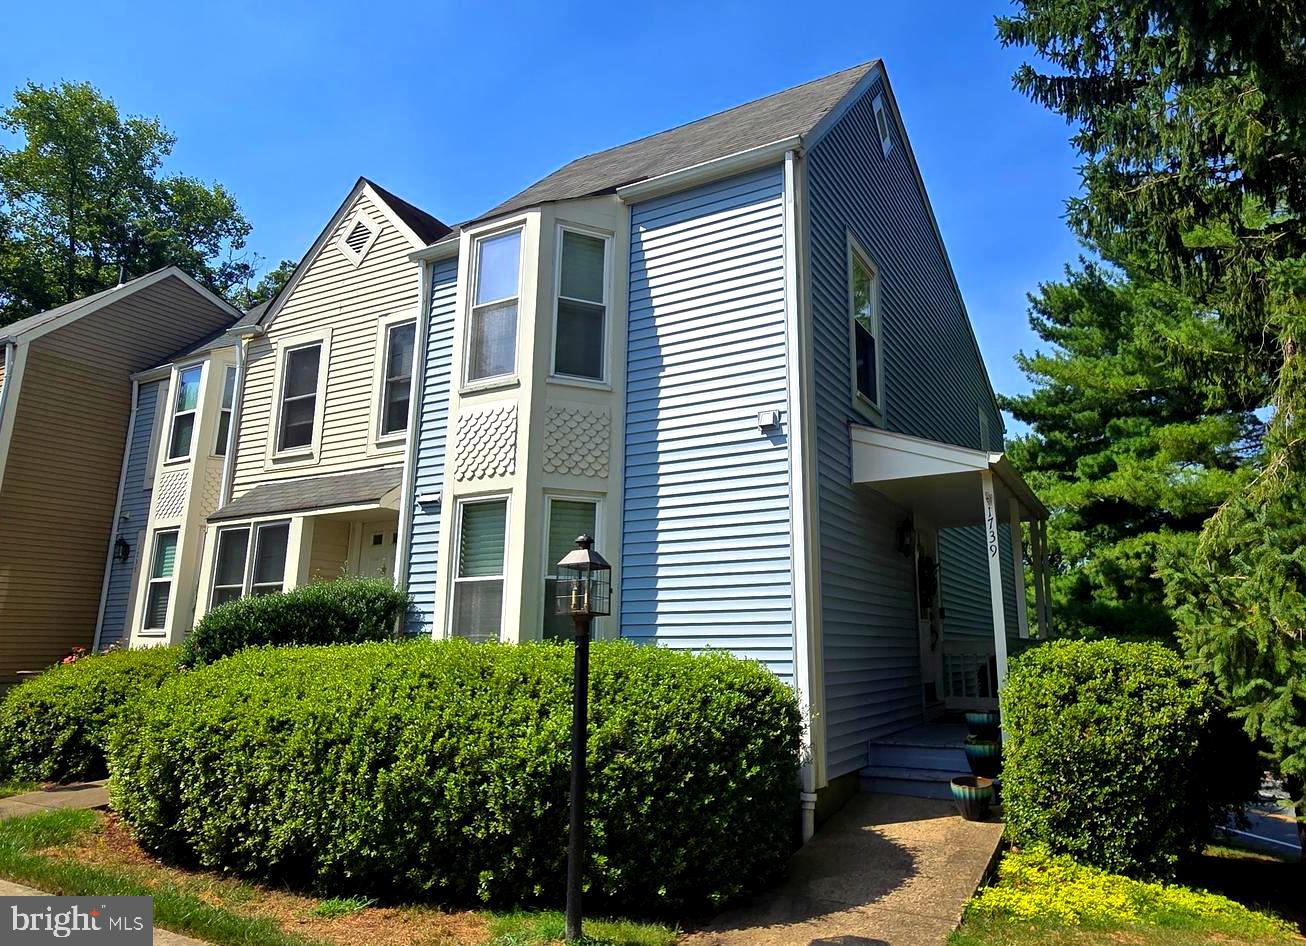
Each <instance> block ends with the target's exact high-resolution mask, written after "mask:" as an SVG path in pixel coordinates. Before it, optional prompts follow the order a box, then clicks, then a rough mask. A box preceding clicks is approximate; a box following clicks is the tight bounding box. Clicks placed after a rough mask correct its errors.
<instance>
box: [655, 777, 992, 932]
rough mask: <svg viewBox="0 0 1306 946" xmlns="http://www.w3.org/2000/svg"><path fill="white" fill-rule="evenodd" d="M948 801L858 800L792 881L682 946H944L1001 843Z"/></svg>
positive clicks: (798, 858)
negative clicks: (960, 813) (963, 815)
mask: <svg viewBox="0 0 1306 946" xmlns="http://www.w3.org/2000/svg"><path fill="white" fill-rule="evenodd" d="M1002 827H1003V826H1002V824H1001V823H1000V822H997V821H991V822H970V821H965V820H963V819H962V818H961V817H960V816H959V815H958V814H957V811H956V808H955V807H954V806H953V805H952V803H951V802H943V801H938V800H935V799H928V798H914V797H909V796H898V795H873V794H860V795H856V796H854V797H853V799H852V800H851V801H850V802H849V803H848V804H847V805H846V806H845V807H844V808H843V809H842V810H841V811H839V812H838V813H837V814H836V815H835V816H834V817H832V818H831V819H830V820H829V821H827V822H826V823H825V824H824V825H823V826H822V827H821V829H820V830H819V831H818V832H817V834H816V837H814V838H813V839H812V840H811V841H810V842H809V843H808V844H806V845H805V846H804V847H803V848H802V849H801V850H799V851H798V853H796V854H795V855H794V857H793V859H792V860H791V862H790V870H789V879H788V880H787V881H786V882H785V883H784V884H783V885H782V886H780V887H779V888H777V889H775V890H773V891H770V892H769V893H767V894H764V895H762V896H760V897H758V898H757V899H756V900H754V901H753V902H752V903H750V904H747V905H746V906H743V907H741V908H738V909H735V910H731V911H729V912H727V913H724V914H722V915H720V916H718V917H717V918H716V919H715V920H713V921H712V922H711V923H710V924H709V925H708V926H707V927H705V928H704V929H702V930H698V931H695V932H692V933H687V934H685V935H684V936H682V937H681V941H680V942H681V946H942V944H943V943H944V941H945V940H946V939H947V938H948V934H950V933H951V932H952V931H953V930H954V929H956V927H957V924H958V923H959V922H960V921H961V913H962V910H963V908H964V907H965V905H966V901H967V900H969V899H970V897H971V895H972V894H974V892H975V890H976V888H977V887H978V886H979V884H980V883H981V881H983V879H984V876H985V874H986V873H987V871H988V869H989V867H990V865H991V864H992V862H993V859H994V856H995V855H996V853H997V849H998V843H999V841H1000V840H1001V838H1002Z"/></svg>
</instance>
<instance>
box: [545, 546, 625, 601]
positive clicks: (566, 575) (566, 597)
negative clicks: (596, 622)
mask: <svg viewBox="0 0 1306 946" xmlns="http://www.w3.org/2000/svg"><path fill="white" fill-rule="evenodd" d="M558 578H559V579H561V580H560V581H559V582H558V584H557V588H558V601H557V613H558V614H560V615H561V614H567V615H571V617H573V618H581V619H589V618H596V617H602V616H603V615H605V614H611V613H612V566H611V565H609V564H608V563H607V562H606V561H604V559H603V556H602V555H600V554H599V553H598V552H596V551H594V537H593V536H590V535H582V536H578V537H577V538H576V548H575V549H573V550H572V551H570V552H568V553H567V554H566V555H564V556H563V558H562V561H560V562H558Z"/></svg>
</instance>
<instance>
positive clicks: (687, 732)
mask: <svg viewBox="0 0 1306 946" xmlns="http://www.w3.org/2000/svg"><path fill="white" fill-rule="evenodd" d="M571 661H572V651H571V648H570V646H568V645H555V644H527V645H520V646H514V645H498V644H485V645H479V646H476V645H472V644H469V643H467V642H465V641H457V640H455V641H443V642H437V643H433V642H430V641H413V642H405V643H389V644H362V645H354V646H343V647H323V648H295V649H286V650H278V649H272V648H265V649H258V650H247V651H245V652H243V653H241V654H238V655H236V656H235V657H232V658H229V659H227V660H224V661H222V662H221V663H218V664H213V665H210V666H208V667H204V668H201V669H199V670H197V671H194V672H190V673H187V674H184V675H181V676H179V677H177V678H175V679H173V680H171V681H169V682H168V683H167V684H166V685H165V686H164V687H162V688H161V689H160V690H159V691H158V692H157V693H156V694H155V695H154V696H153V697H152V698H151V699H150V700H149V701H148V702H146V703H145V704H143V706H142V710H143V712H142V713H141V714H139V718H138V719H136V720H135V721H134V723H133V725H132V726H131V727H122V728H121V729H119V730H118V732H117V733H116V734H115V738H114V740H113V742H112V746H111V750H110V759H111V761H110V767H111V769H112V771H113V782H112V790H113V799H114V808H115V810H117V811H118V812H120V813H121V814H122V816H123V818H124V819H126V821H127V822H128V823H129V824H130V825H131V826H132V828H133V829H134V831H135V832H136V835H137V837H138V838H139V840H140V841H141V843H142V844H143V845H144V846H145V847H146V848H147V849H149V850H150V851H153V852H155V853H158V854H161V855H164V856H167V857H171V858H174V859H182V860H184V861H188V862H191V863H196V864H198V865H200V866H202V867H205V868H212V869H218V870H224V871H232V872H235V873H238V874H242V875H245V876H249V877H255V878H261V879H264V880H269V881H273V882H277V883H291V884H296V885H299V886H309V887H310V888H312V889H314V890H315V891H317V892H319V893H321V894H324V895H331V896H343V895H354V894H357V895H364V896H373V897H380V898H384V899H388V900H394V899H397V898H414V897H415V898H423V899H435V900H439V901H442V902H445V903H474V902H481V903H486V904H491V905H496V906H515V905H526V904H539V903H544V904H557V903H560V902H561V899H562V894H563V887H564V880H565V868H564V865H565V854H566V838H567V793H568V773H569V746H570V724H571V698H570V693H571ZM591 720H592V725H591V735H590V742H589V765H590V772H591V779H590V792H589V841H588V845H589V851H590V854H591V858H592V861H591V864H592V866H591V869H590V872H589V876H588V884H589V888H588V889H589V897H590V902H591V903H593V904H595V905H606V906H607V907H611V908H614V909H617V908H619V909H621V910H623V911H626V912H633V913H638V914H642V915H650V914H660V913H665V912H667V911H671V910H679V909H684V908H690V909H693V908H700V907H713V906H717V905H719V904H722V903H724V902H727V901H729V900H733V899H735V898H737V897H739V896H740V895H742V894H744V893H746V892H747V891H749V890H751V889H753V888H755V887H756V886H758V885H759V884H764V883H766V882H768V881H770V880H772V879H774V878H775V877H776V876H777V874H778V873H779V872H780V871H781V870H782V869H783V866H784V864H785V860H786V857H787V855H788V854H789V853H790V851H791V848H792V843H793V841H794V830H795V826H796V808H795V806H796V801H797V791H798V789H797V781H796V779H797V768H798V742H799V713H798V708H797V703H796V700H795V697H794V695H793V693H792V691H790V690H789V689H788V688H787V687H785V686H784V685H783V684H782V683H781V682H780V681H779V680H778V679H777V678H776V677H775V676H773V675H772V674H771V673H769V672H768V671H766V670H765V669H764V668H762V667H761V666H759V665H757V664H754V663H750V662H745V661H741V660H737V659H735V658H733V657H729V656H726V655H723V654H711V655H702V656H694V655H691V654H686V653H677V652H673V651H669V650H665V649H654V648H640V647H635V646H633V645H630V644H626V643H600V644H596V645H595V647H594V651H593V669H592V683H591Z"/></svg>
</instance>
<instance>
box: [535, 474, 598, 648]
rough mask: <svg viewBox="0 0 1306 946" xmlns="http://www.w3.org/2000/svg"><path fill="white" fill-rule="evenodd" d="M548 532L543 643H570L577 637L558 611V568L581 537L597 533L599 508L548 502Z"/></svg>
mask: <svg viewBox="0 0 1306 946" xmlns="http://www.w3.org/2000/svg"><path fill="white" fill-rule="evenodd" d="M547 503H548V516H549V520H548V521H549V532H548V543H547V547H546V548H545V556H546V557H545V560H544V639H545V640H546V641H548V640H557V641H569V640H571V639H572V638H573V637H574V634H575V631H574V629H573V627H572V623H571V618H570V617H568V616H566V615H562V616H559V615H558V614H556V613H555V612H556V611H557V585H558V580H559V579H558V574H557V565H558V562H559V561H561V560H562V558H563V556H565V555H566V554H567V553H568V552H570V551H571V550H572V549H574V548H575V547H576V538H577V536H580V535H589V536H593V535H594V534H595V532H597V531H598V510H599V504H598V503H597V502H595V501H594V500H590V499H572V498H566V499H563V498H561V497H557V496H550V497H548V498H547Z"/></svg>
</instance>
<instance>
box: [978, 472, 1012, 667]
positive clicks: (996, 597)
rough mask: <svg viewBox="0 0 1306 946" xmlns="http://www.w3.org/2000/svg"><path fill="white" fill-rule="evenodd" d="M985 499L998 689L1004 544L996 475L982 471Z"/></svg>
mask: <svg viewBox="0 0 1306 946" xmlns="http://www.w3.org/2000/svg"><path fill="white" fill-rule="evenodd" d="M980 484H981V486H982V489H983V496H984V544H985V551H986V553H987V555H988V560H989V597H990V599H992V602H993V647H994V653H995V654H996V655H997V662H998V690H999V691H1001V689H1002V688H1003V687H1004V686H1006V684H1007V615H1006V610H1005V609H1004V607H1003V604H1002V554H1001V550H1002V544H1001V543H1000V542H999V541H998V498H997V496H996V495H995V494H994V492H993V473H992V471H990V470H981V471H980Z"/></svg>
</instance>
